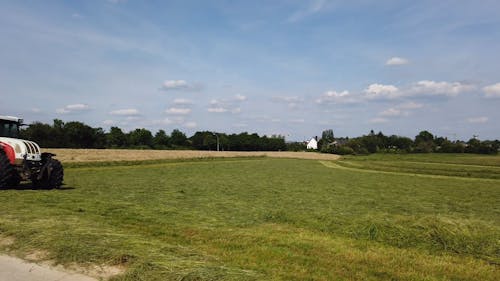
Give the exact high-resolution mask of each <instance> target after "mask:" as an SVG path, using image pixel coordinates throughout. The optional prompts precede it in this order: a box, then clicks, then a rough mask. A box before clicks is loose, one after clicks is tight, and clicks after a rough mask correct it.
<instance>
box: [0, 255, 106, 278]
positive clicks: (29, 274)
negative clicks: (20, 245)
mask: <svg viewBox="0 0 500 281" xmlns="http://www.w3.org/2000/svg"><path fill="white" fill-rule="evenodd" d="M0 281H97V279H94V278H92V277H89V276H85V275H82V274H78V273H73V272H66V271H62V270H60V269H56V268H53V267H50V266H47V265H39V264H35V263H30V262H27V261H24V260H22V259H18V258H14V257H10V256H5V255H0Z"/></svg>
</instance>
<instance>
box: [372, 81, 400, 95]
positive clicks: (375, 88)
mask: <svg viewBox="0 0 500 281" xmlns="http://www.w3.org/2000/svg"><path fill="white" fill-rule="evenodd" d="M401 95H402V94H401V92H400V91H399V89H398V88H397V87H396V86H394V85H383V84H377V83H375V84H371V85H370V86H368V88H366V89H365V97H366V98H367V99H395V98H399V97H401Z"/></svg>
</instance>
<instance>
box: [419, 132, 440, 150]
mask: <svg viewBox="0 0 500 281" xmlns="http://www.w3.org/2000/svg"><path fill="white" fill-rule="evenodd" d="M435 146H436V145H435V143H434V136H433V135H432V134H431V133H429V132H428V131H421V132H420V133H419V134H418V135H417V136H415V152H423V153H428V152H432V151H434V148H435Z"/></svg>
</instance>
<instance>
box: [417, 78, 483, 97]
mask: <svg viewBox="0 0 500 281" xmlns="http://www.w3.org/2000/svg"><path fill="white" fill-rule="evenodd" d="M472 89H474V85H470V84H463V83H460V82H446V81H441V82H436V81H431V80H422V81H419V82H417V83H415V84H414V85H413V86H412V87H411V88H410V90H409V92H408V95H410V96H419V95H445V96H449V97H454V96H457V95H458V94H460V93H462V92H466V91H470V90H472Z"/></svg>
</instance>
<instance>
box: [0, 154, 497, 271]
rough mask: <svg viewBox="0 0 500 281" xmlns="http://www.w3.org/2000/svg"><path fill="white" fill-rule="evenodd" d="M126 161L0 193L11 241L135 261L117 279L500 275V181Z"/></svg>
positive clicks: (284, 165) (251, 162)
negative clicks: (58, 184)
mask: <svg viewBox="0 0 500 281" xmlns="http://www.w3.org/2000/svg"><path fill="white" fill-rule="evenodd" d="M349 161H353V160H352V159H349ZM377 161H382V160H377ZM388 161H395V160H392V159H389V160H388ZM412 161H413V160H412ZM133 164H137V165H133ZM116 165H117V164H116V163H114V164H113V165H110V166H105V165H103V166H100V167H92V166H90V167H89V166H86V167H82V166H80V167H76V166H73V168H69V169H67V170H66V180H65V181H66V184H67V186H66V189H63V190H50V191H42V190H30V189H26V190H15V189H10V190H1V191H0V204H2V206H3V211H2V215H0V234H1V235H2V236H4V237H5V236H11V237H14V238H15V243H14V244H12V245H9V246H0V248H3V251H9V252H11V253H16V254H18V255H21V256H22V255H23V254H26V253H29V252H31V251H33V250H35V249H36V250H42V251H46V252H47V257H46V258H47V259H51V260H55V261H57V262H59V263H63V264H69V263H72V262H76V263H80V264H87V263H94V264H111V265H113V264H118V265H124V266H126V268H127V271H126V272H125V273H124V274H123V275H120V276H116V277H115V278H114V279H116V280H391V279H392V280H498V279H499V277H500V271H499V264H500V208H499V206H500V204H499V203H500V184H499V183H500V181H496V180H489V181H480V180H478V181H471V180H461V179H460V178H449V179H446V178H423V177H412V176H408V175H405V174H403V175H397V174H394V175H392V174H377V173H363V171H361V172H360V171H351V170H345V169H332V168H328V167H326V166H324V165H322V164H321V163H319V162H318V161H313V160H295V159H270V158H241V159H211V160H196V161H168V162H157V163H150V162H148V163H142V164H139V163H128V164H127V165H126V166H116ZM0 245H1V244H0Z"/></svg>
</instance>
